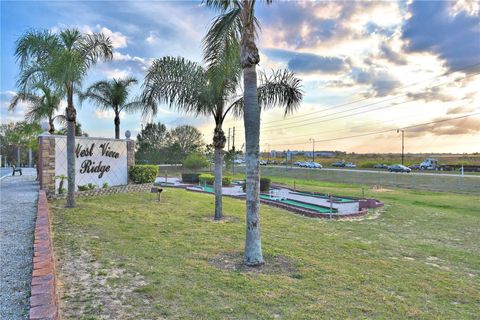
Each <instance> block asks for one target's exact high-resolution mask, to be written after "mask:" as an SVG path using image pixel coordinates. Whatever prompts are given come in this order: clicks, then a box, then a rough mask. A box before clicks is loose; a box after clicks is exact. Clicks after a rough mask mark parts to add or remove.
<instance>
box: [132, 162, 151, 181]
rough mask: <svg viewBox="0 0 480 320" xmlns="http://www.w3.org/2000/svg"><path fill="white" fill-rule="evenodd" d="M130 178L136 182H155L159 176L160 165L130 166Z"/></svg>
mask: <svg viewBox="0 0 480 320" xmlns="http://www.w3.org/2000/svg"><path fill="white" fill-rule="evenodd" d="M129 174H130V179H131V180H132V181H133V182H135V183H150V182H154V181H155V178H157V176H158V166H155V165H149V164H144V165H135V166H133V167H131V168H130V173H129Z"/></svg>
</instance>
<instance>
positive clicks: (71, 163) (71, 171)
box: [66, 88, 77, 208]
mask: <svg viewBox="0 0 480 320" xmlns="http://www.w3.org/2000/svg"><path fill="white" fill-rule="evenodd" d="M69 89H70V90H68V92H67V96H68V101H67V112H66V116H67V176H68V194H67V205H66V207H67V208H73V207H75V121H76V119H77V111H76V110H75V107H74V106H73V90H72V88H69Z"/></svg>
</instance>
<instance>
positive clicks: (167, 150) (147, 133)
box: [135, 122, 205, 164]
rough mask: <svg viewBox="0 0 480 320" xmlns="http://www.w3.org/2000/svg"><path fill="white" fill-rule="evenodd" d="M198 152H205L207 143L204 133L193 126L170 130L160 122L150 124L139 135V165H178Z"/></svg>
mask: <svg viewBox="0 0 480 320" xmlns="http://www.w3.org/2000/svg"><path fill="white" fill-rule="evenodd" d="M196 152H199V153H204V152H205V142H204V141H203V135H202V133H201V132H200V131H199V130H198V129H197V128H195V127H193V126H189V125H183V126H178V127H176V128H173V129H171V130H168V129H167V127H166V126H165V125H164V124H162V123H160V122H159V123H148V124H147V125H146V126H145V127H144V128H143V129H142V131H141V132H140V133H139V134H138V135H137V145H136V153H135V159H136V161H137V163H150V164H161V163H170V164H177V163H181V162H183V160H184V159H185V158H186V157H187V155H189V154H192V153H196Z"/></svg>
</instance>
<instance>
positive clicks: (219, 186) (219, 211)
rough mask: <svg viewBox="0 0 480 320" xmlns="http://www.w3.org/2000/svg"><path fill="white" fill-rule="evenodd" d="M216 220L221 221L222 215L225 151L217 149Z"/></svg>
mask: <svg viewBox="0 0 480 320" xmlns="http://www.w3.org/2000/svg"><path fill="white" fill-rule="evenodd" d="M214 162H215V220H221V219H222V217H223V213H222V169H223V149H220V148H215V156H214Z"/></svg>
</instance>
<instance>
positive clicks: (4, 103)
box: [0, 91, 30, 123]
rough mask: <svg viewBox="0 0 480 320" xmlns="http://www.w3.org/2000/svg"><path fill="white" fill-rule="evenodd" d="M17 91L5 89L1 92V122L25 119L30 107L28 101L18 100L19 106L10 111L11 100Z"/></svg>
mask: <svg viewBox="0 0 480 320" xmlns="http://www.w3.org/2000/svg"><path fill="white" fill-rule="evenodd" d="M16 94H17V93H16V92H15V91H3V92H0V122H1V123H8V122H17V121H23V120H24V118H25V113H26V112H27V109H28V108H29V107H30V105H29V104H28V103H25V102H22V101H20V102H18V104H17V106H16V107H15V109H14V110H13V111H9V110H8V107H9V106H10V101H11V100H12V98H13V97H14V96H15V95H16Z"/></svg>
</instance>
